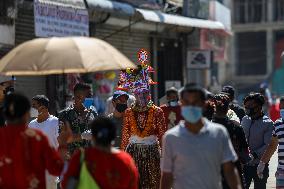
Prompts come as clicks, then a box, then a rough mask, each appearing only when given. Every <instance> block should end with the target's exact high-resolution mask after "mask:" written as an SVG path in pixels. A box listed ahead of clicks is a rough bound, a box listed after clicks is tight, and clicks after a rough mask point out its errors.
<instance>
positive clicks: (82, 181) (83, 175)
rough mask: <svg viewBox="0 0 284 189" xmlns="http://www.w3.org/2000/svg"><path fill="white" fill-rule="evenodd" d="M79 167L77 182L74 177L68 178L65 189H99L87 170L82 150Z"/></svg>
mask: <svg viewBox="0 0 284 189" xmlns="http://www.w3.org/2000/svg"><path fill="white" fill-rule="evenodd" d="M80 165H81V169H80V176H79V180H78V179H76V178H74V177H72V178H69V180H68V183H67V187H66V189H100V187H99V185H98V184H97V182H96V181H95V179H94V178H93V176H92V175H91V173H90V172H89V170H88V168H87V165H86V162H85V151H84V150H82V151H81V156H80Z"/></svg>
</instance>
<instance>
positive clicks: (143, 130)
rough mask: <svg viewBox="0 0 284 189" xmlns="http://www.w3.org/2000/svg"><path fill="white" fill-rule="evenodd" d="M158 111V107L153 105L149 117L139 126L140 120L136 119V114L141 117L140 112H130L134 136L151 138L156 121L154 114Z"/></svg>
mask: <svg viewBox="0 0 284 189" xmlns="http://www.w3.org/2000/svg"><path fill="white" fill-rule="evenodd" d="M155 110H156V106H155V105H153V106H152V107H150V109H149V110H148V112H147V117H146V119H144V120H143V121H142V123H140V124H139V122H138V120H137V119H136V118H135V113H136V114H137V116H138V117H139V114H140V112H135V111H134V110H132V111H130V112H129V118H130V126H131V130H132V131H133V133H134V134H137V135H138V136H140V137H142V138H144V137H146V136H149V135H150V134H151V133H150V131H151V129H152V126H153V121H154V112H155Z"/></svg>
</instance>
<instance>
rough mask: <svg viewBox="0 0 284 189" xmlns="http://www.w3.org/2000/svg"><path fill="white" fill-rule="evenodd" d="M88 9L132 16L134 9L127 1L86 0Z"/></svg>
mask: <svg viewBox="0 0 284 189" xmlns="http://www.w3.org/2000/svg"><path fill="white" fill-rule="evenodd" d="M87 4H88V7H89V9H91V10H92V9H93V10H96V11H103V12H109V13H114V14H120V15H125V16H133V15H134V14H135V9H134V8H133V7H132V6H131V5H129V4H127V3H119V2H115V1H108V0H87Z"/></svg>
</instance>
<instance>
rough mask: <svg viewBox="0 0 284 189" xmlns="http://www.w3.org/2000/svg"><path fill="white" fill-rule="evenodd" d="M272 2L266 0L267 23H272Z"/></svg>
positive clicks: (271, 0) (272, 0)
mask: <svg viewBox="0 0 284 189" xmlns="http://www.w3.org/2000/svg"><path fill="white" fill-rule="evenodd" d="M274 6H275V5H274V0H267V21H268V22H273V17H274V15H273V14H274V11H273V9H274Z"/></svg>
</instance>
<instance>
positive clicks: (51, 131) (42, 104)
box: [29, 95, 59, 189]
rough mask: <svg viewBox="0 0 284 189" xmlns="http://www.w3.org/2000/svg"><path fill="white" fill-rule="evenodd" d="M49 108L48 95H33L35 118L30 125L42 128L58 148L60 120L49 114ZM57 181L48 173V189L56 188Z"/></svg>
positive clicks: (32, 114)
mask: <svg viewBox="0 0 284 189" xmlns="http://www.w3.org/2000/svg"><path fill="white" fill-rule="evenodd" d="M48 108H49V99H48V98H47V97H46V96H44V95H37V96H35V97H33V98H32V110H31V116H32V117H35V119H34V120H32V121H31V122H30V124H29V127H30V128H34V129H39V130H41V131H42V132H43V133H44V134H45V135H46V136H47V137H48V140H49V143H50V145H51V146H52V147H54V148H56V149H57V148H58V141H57V137H58V136H59V134H58V127H59V122H58V118H57V117H55V116H53V115H50V114H49V111H48ZM56 181H57V177H54V176H51V175H50V174H48V173H46V183H47V188H48V189H56V188H57V182H56Z"/></svg>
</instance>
